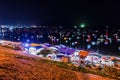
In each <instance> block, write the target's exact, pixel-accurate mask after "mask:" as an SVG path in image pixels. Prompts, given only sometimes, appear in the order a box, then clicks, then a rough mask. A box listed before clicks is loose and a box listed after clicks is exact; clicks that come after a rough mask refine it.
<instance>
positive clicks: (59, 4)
mask: <svg viewBox="0 0 120 80" xmlns="http://www.w3.org/2000/svg"><path fill="white" fill-rule="evenodd" d="M119 3H120V2H119V0H117V1H115V0H113V1H112V0H103V1H102V0H96V1H92V0H66V1H65V0H63V1H62V0H48V1H46V0H0V24H29V25H31V24H34V25H63V26H64V25H71V26H72V25H79V24H81V23H85V24H86V25H88V26H98V25H110V26H116V25H117V26H119V25H120V5H119Z"/></svg>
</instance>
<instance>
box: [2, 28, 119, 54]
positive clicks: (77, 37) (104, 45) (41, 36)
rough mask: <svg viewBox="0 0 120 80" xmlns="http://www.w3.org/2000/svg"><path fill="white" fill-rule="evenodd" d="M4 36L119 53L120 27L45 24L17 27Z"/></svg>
mask: <svg viewBox="0 0 120 80" xmlns="http://www.w3.org/2000/svg"><path fill="white" fill-rule="evenodd" d="M3 38H5V39H9V40H12V41H22V42H34V43H45V42H47V43H50V44H52V45H57V44H64V45H66V46H68V47H74V48H78V49H85V50H95V51H108V52H113V53H117V54H119V51H120V29H117V28H110V27H104V28H90V27H89V28H88V27H86V28H80V27H78V26H73V27H63V26H58V27H56V26H51V27H50V26H43V27H39V28H38V27H36V28H15V29H13V31H12V32H11V31H9V33H8V35H6V36H4V37H3Z"/></svg>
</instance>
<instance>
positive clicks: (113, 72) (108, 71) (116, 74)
mask: <svg viewBox="0 0 120 80" xmlns="http://www.w3.org/2000/svg"><path fill="white" fill-rule="evenodd" d="M100 73H101V74H103V75H106V76H110V77H112V78H115V79H118V78H119V79H120V71H119V70H118V69H116V68H114V67H110V66H105V67H104V68H103V69H102V70H101V71H100Z"/></svg>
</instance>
